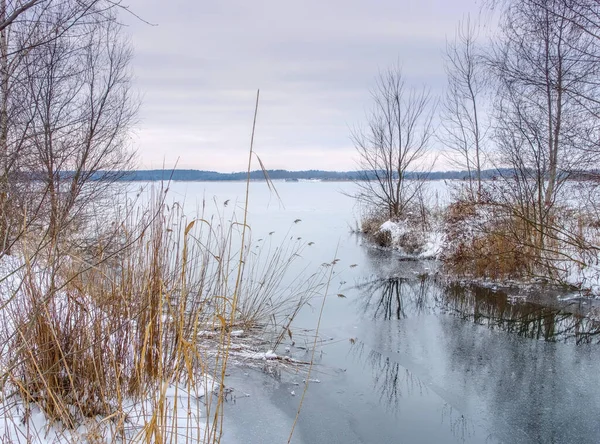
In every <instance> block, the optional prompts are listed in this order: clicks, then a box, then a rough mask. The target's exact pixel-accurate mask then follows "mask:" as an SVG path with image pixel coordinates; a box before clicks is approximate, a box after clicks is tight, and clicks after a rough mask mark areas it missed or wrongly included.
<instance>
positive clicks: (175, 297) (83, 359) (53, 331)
mask: <svg viewBox="0 0 600 444" xmlns="http://www.w3.org/2000/svg"><path fill="white" fill-rule="evenodd" d="M257 103H258V102H257ZM255 119H256V114H255ZM252 155H253V151H252V148H251V150H250V161H251V159H252ZM248 170H250V164H249V167H248ZM246 187H247V188H246V201H245V205H244V209H243V211H244V214H243V218H242V219H241V220H240V221H237V219H236V218H235V217H232V219H231V221H230V222H227V221H226V218H224V217H219V216H218V214H219V211H217V216H209V214H208V212H204V210H205V209H206V204H205V203H203V205H202V209H203V210H202V211H201V212H200V214H197V215H195V216H194V217H188V216H187V215H186V214H185V213H184V211H183V208H182V205H181V204H179V203H173V204H168V203H167V196H168V193H167V189H165V188H164V187H162V186H161V187H158V188H157V187H154V188H152V189H151V190H150V191H148V193H147V194H145V195H144V196H146V197H147V199H146V200H145V203H144V202H134V203H130V204H129V205H128V206H126V211H125V212H124V216H123V217H121V218H119V216H120V215H119V214H117V213H115V214H113V215H112V217H113V220H112V223H108V224H101V225H103V227H102V228H103V231H102V233H99V234H98V235H97V236H96V237H95V241H94V242H92V243H90V242H88V243H87V244H86V245H87V247H86V248H84V249H82V248H79V247H75V246H73V244H72V243H70V242H69V238H55V239H52V240H51V241H49V242H45V241H44V242H40V239H39V238H38V235H37V233H26V235H24V236H23V239H22V241H21V242H20V243H19V245H18V250H16V247H15V249H13V250H14V251H15V252H16V253H17V254H16V256H15V258H17V259H15V258H13V259H11V260H7V259H6V258H5V259H4V261H3V262H2V264H3V266H5V268H6V270H5V273H4V276H5V278H4V279H3V281H2V282H0V285H1V286H2V292H1V293H0V294H1V296H0V298H1V299H0V316H1V320H2V325H1V326H0V338H1V339H2V340H4V341H5V344H6V345H5V346H4V347H3V348H2V349H1V352H2V355H1V356H0V384H1V385H0V394H1V396H2V397H1V398H0V439H3V440H5V441H6V440H7V441H10V442H13V441H17V442H19V441H21V442H30V441H34V442H35V441H38V440H40V439H41V437H42V435H44V434H48V433H50V434H54V435H53V436H55V437H57V436H59V435H60V437H61V439H63V440H67V441H72V442H79V441H81V440H87V441H89V442H144V443H167V442H169V443H174V442H205V443H207V442H219V441H220V439H221V435H222V426H223V423H222V415H223V401H224V399H225V395H226V387H225V375H226V369H227V365H228V357H229V353H230V349H231V346H232V342H233V341H234V340H235V339H234V337H233V336H232V332H233V331H234V330H235V329H238V328H244V329H248V330H253V329H262V330H263V331H264V329H269V331H270V332H272V333H273V336H272V337H273V338H274V343H277V342H278V340H280V339H281V335H282V332H288V331H289V328H290V324H291V321H292V320H293V317H294V316H295V315H296V314H297V312H298V311H299V309H300V308H301V307H302V306H303V305H304V304H306V303H307V302H308V301H309V300H310V298H311V296H312V295H313V294H315V293H316V292H317V291H318V290H319V289H320V288H322V285H323V281H322V280H323V273H314V274H310V275H309V276H308V277H305V278H302V279H301V278H293V277H292V278H290V277H289V276H288V275H289V274H290V272H291V271H293V267H292V265H293V264H294V263H295V261H296V260H297V258H298V257H299V254H300V252H301V250H302V248H303V246H302V244H300V243H298V242H288V243H284V244H282V245H278V246H273V245H271V244H268V245H267V244H265V246H264V247H263V248H262V249H258V250H256V249H254V250H253V249H251V248H250V246H251V236H250V230H249V227H248V221H247V208H248V205H249V200H248V195H249V194H248V187H249V181H248V182H247V184H246ZM109 220H110V219H109ZM77 245H81V243H80V242H78V243H77ZM207 332H208V333H210V334H207ZM40 415H42V416H43V417H44V419H45V421H47V422H48V423H49V424H51V425H52V428H51V429H49V430H41V429H40V427H39V424H40V422H39V421H37V422H36V421H34V420H33V419H32V418H39V416H40Z"/></svg>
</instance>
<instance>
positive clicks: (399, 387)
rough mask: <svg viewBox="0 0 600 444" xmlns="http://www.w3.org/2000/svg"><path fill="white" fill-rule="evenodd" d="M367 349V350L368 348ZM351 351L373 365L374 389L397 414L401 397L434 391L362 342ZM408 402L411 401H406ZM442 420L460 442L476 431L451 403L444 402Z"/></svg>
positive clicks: (424, 394) (382, 401) (371, 366)
mask: <svg viewBox="0 0 600 444" xmlns="http://www.w3.org/2000/svg"><path fill="white" fill-rule="evenodd" d="M367 349H368V352H367ZM351 354H352V355H353V356H354V358H355V359H356V360H358V361H360V362H362V363H363V365H364V367H370V370H371V376H372V379H373V390H374V391H375V393H377V395H378V396H379V402H380V403H381V404H382V405H385V406H386V408H388V409H389V410H390V411H392V412H393V413H394V414H399V413H401V412H400V409H401V402H400V400H401V399H402V398H408V397H415V396H429V395H433V393H431V391H430V390H429V389H428V388H427V385H426V384H424V383H423V382H422V381H421V380H420V379H419V378H418V377H416V376H415V375H414V374H413V373H412V372H411V371H409V370H408V369H406V368H404V367H403V366H401V365H400V364H399V363H398V362H396V361H394V360H393V359H391V358H390V357H388V356H384V355H383V354H381V353H379V352H378V351H376V350H373V349H370V348H368V347H367V348H365V344H364V343H363V342H357V343H355V344H354V345H352V348H351ZM406 405H408V404H406ZM440 416H441V417H440V421H441V423H442V424H446V425H447V426H448V427H449V429H450V432H451V433H452V435H453V436H454V437H455V438H456V439H457V441H458V442H465V441H467V440H468V439H469V438H471V437H473V436H474V434H475V425H474V424H473V422H472V421H470V420H468V419H467V418H466V417H465V416H464V415H463V414H461V413H460V412H459V411H458V410H456V409H455V408H453V407H452V406H451V405H450V404H448V403H445V404H444V406H443V408H442V409H441V412H440Z"/></svg>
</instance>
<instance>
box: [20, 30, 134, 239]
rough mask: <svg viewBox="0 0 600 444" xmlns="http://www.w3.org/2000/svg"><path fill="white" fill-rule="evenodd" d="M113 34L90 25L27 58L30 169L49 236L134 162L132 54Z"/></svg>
mask: <svg viewBox="0 0 600 444" xmlns="http://www.w3.org/2000/svg"><path fill="white" fill-rule="evenodd" d="M118 31H119V29H118V25H116V24H115V23H114V22H111V21H108V22H105V23H101V22H95V23H94V22H92V23H91V24H89V25H88V26H86V28H85V29H80V30H78V33H77V38H73V36H71V35H68V34H67V35H65V36H63V37H61V38H58V39H54V40H53V41H52V42H49V43H47V44H45V45H40V46H37V47H36V48H34V49H32V50H31V51H29V52H28V54H27V56H26V57H25V66H26V67H27V76H26V78H27V86H28V97H29V98H30V102H31V107H30V110H29V113H30V114H29V119H28V120H29V121H30V122H31V125H30V133H29V136H30V137H29V139H28V142H29V146H30V152H31V163H30V164H31V165H32V167H33V168H34V169H35V173H37V174H40V176H41V177H40V178H41V179H42V181H43V183H44V185H45V188H46V190H47V192H46V193H45V197H46V198H47V200H48V201H49V226H50V233H51V235H52V236H56V235H57V234H58V233H59V232H60V231H61V230H64V229H65V228H66V227H67V226H68V225H69V224H70V223H71V222H72V221H74V220H76V219H77V218H79V217H81V216H83V212H84V210H86V209H87V208H89V206H90V205H91V204H92V203H93V202H94V201H95V200H96V199H97V198H98V197H99V195H100V194H101V193H102V192H103V191H104V190H105V189H106V187H107V186H109V184H110V183H112V182H113V181H114V179H116V178H117V177H116V175H117V174H119V172H120V171H121V170H123V169H127V168H128V167H129V163H130V161H131V159H132V153H131V152H130V151H129V150H128V149H127V133H128V129H129V127H130V126H131V124H132V121H133V119H134V117H135V114H136V110H137V106H136V104H135V103H134V102H133V101H132V98H131V95H130V73H129V70H128V64H129V60H130V57H131V51H130V49H129V47H128V45H127V44H126V42H124V41H123V40H122V39H121V38H120V37H119V35H118Z"/></svg>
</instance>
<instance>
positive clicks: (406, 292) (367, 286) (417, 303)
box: [356, 274, 439, 320]
mask: <svg viewBox="0 0 600 444" xmlns="http://www.w3.org/2000/svg"><path fill="white" fill-rule="evenodd" d="M356 288H357V289H358V290H359V291H360V292H361V295H362V297H361V300H360V301H361V302H360V304H361V308H362V311H363V312H365V313H368V314H369V315H370V316H372V317H373V319H383V320H390V319H404V318H406V317H408V316H414V315H419V314H422V313H427V312H430V311H431V310H432V309H433V308H434V306H432V305H431V304H432V301H433V302H434V301H435V299H436V293H438V292H439V286H438V285H437V284H436V282H435V279H434V278H431V277H429V276H428V275H427V274H420V275H418V276H416V277H415V278H412V279H411V278H405V277H393V278H387V279H376V280H371V281H368V282H365V283H362V284H359V285H357V286H356Z"/></svg>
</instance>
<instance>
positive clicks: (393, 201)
mask: <svg viewBox="0 0 600 444" xmlns="http://www.w3.org/2000/svg"><path fill="white" fill-rule="evenodd" d="M372 97H373V102H374V105H373V109H372V111H371V113H370V114H369V115H368V116H367V125H366V128H364V129H358V130H355V131H354V132H353V134H352V140H353V142H354V145H355V147H356V150H357V152H358V155H359V160H358V169H359V171H360V173H361V177H360V178H359V179H360V180H359V181H358V182H357V184H358V187H359V192H358V195H357V198H358V199H359V200H360V201H362V202H364V203H366V204H367V205H370V206H374V207H375V208H385V209H386V212H387V213H388V216H389V217H390V218H398V217H400V216H402V215H404V214H405V212H406V211H407V209H408V208H409V207H410V205H411V204H412V203H414V202H415V200H416V198H417V197H418V195H419V192H420V190H421V188H422V186H423V176H424V175H425V173H426V172H427V171H429V170H430V168H431V163H432V162H431V160H430V159H428V157H427V155H428V154H429V149H430V146H429V142H430V140H431V138H432V136H433V124H432V119H433V112H434V108H435V106H434V105H433V103H432V100H431V96H430V93H429V91H428V90H427V89H426V88H422V89H419V90H417V89H414V88H409V87H407V86H406V84H405V81H404V77H403V75H402V70H401V69H400V68H399V67H398V66H394V67H391V68H389V69H387V70H386V71H382V72H380V73H379V76H378V77H377V82H376V86H375V88H374V90H373V91H372ZM428 162H429V165H428ZM428 168H429V170H428ZM408 173H413V177H411V178H409V177H408ZM420 173H421V174H420Z"/></svg>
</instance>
